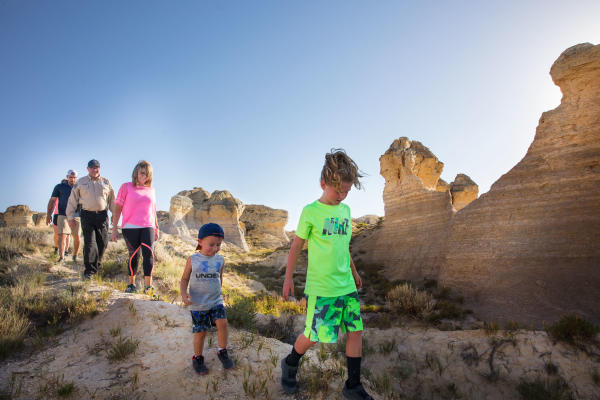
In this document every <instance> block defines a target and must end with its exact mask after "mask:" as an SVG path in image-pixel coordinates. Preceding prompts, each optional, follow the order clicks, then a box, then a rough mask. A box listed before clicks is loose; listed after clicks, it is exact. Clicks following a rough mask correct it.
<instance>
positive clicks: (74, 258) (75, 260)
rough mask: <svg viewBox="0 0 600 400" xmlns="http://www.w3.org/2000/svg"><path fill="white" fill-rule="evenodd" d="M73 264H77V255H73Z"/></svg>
mask: <svg viewBox="0 0 600 400" xmlns="http://www.w3.org/2000/svg"><path fill="white" fill-rule="evenodd" d="M73 262H77V254H73Z"/></svg>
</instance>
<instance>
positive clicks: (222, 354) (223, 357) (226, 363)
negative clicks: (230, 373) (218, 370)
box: [217, 349, 233, 369]
mask: <svg viewBox="0 0 600 400" xmlns="http://www.w3.org/2000/svg"><path fill="white" fill-rule="evenodd" d="M217 357H219V361H221V364H223V368H225V369H231V368H233V360H232V359H231V358H230V357H229V354H227V349H223V350H221V351H217Z"/></svg>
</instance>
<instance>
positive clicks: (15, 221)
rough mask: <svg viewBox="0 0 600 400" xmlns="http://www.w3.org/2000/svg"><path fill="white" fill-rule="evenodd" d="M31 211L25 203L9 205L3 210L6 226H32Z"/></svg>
mask: <svg viewBox="0 0 600 400" xmlns="http://www.w3.org/2000/svg"><path fill="white" fill-rule="evenodd" d="M33 214H34V213H33V212H32V211H31V210H30V209H29V207H28V206H26V205H22V204H21V205H17V206H10V207H8V208H7V209H6V211H5V212H4V221H5V222H6V226H30V227H31V226H34V224H33Z"/></svg>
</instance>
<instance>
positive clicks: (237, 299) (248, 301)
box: [223, 289, 256, 329]
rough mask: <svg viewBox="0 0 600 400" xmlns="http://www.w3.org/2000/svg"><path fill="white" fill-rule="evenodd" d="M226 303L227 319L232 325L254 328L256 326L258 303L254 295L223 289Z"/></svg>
mask: <svg viewBox="0 0 600 400" xmlns="http://www.w3.org/2000/svg"><path fill="white" fill-rule="evenodd" d="M223 297H224V300H225V303H226V306H225V310H226V312H227V321H228V323H229V324H231V326H234V327H236V328H242V329H254V327H255V326H256V304H255V303H254V298H253V297H252V296H246V295H244V294H242V293H241V292H240V291H237V290H227V289H225V290H223Z"/></svg>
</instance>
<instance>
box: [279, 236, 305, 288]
mask: <svg viewBox="0 0 600 400" xmlns="http://www.w3.org/2000/svg"><path fill="white" fill-rule="evenodd" d="M305 241H306V240H305V239H302V238H300V237H298V236H295V237H294V241H293V242H292V246H291V247H290V254H289V255H288V262H287V267H286V268H285V281H284V282H283V298H284V299H285V300H289V296H290V293H291V294H292V295H293V294H294V279H293V276H294V270H295V269H296V262H297V261H298V256H299V255H300V252H301V251H302V247H304V242H305Z"/></svg>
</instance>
